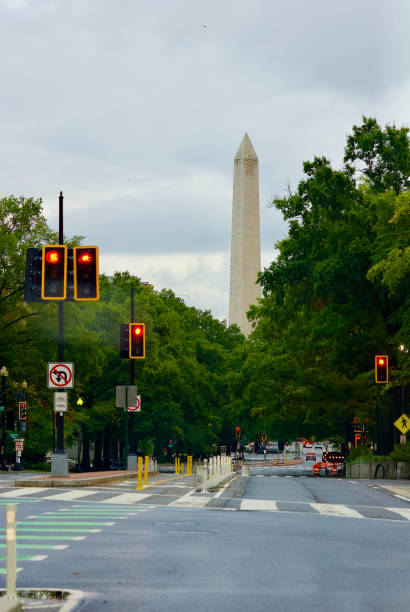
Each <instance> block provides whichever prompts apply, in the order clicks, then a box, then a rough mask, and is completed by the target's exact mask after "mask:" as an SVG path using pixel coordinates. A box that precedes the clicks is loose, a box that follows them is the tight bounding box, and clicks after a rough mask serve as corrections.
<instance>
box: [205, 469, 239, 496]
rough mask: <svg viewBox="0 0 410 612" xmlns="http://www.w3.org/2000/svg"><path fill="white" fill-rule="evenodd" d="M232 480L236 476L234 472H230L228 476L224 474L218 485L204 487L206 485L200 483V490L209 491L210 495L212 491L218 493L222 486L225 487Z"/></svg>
mask: <svg viewBox="0 0 410 612" xmlns="http://www.w3.org/2000/svg"><path fill="white" fill-rule="evenodd" d="M234 478H236V474H235V472H231V473H230V474H228V475H226V474H225V476H224V477H223V478H222V480H220V481H219V482H218V483H215V482H213V483H212V484H211V485H210V486H208V487H207V486H206V484H205V485H204V484H203V483H202V485H201V489H204V490H205V491H210V492H211V493H213V492H214V491H218V490H219V489H220V488H221V487H222V486H223V485H225V484H226V483H227V482H229V481H230V480H233V479H234ZM205 483H206V481H205Z"/></svg>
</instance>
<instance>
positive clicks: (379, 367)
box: [374, 355, 389, 383]
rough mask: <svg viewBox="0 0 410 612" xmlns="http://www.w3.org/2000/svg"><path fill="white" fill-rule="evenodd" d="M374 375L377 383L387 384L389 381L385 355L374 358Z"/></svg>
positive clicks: (387, 359) (387, 360)
mask: <svg viewBox="0 0 410 612" xmlns="http://www.w3.org/2000/svg"><path fill="white" fill-rule="evenodd" d="M374 374H375V379H376V382H377V383H387V382H388V380H389V358H388V356H387V355H376V357H375V358H374Z"/></svg>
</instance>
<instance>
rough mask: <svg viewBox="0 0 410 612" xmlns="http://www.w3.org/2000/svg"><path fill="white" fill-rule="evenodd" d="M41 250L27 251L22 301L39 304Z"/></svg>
mask: <svg viewBox="0 0 410 612" xmlns="http://www.w3.org/2000/svg"><path fill="white" fill-rule="evenodd" d="M41 260H42V257H41V249H27V251H26V278H25V283H24V301H25V302H41V301H42V300H41Z"/></svg>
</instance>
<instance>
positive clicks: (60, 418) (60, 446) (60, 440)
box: [57, 191, 64, 455]
mask: <svg viewBox="0 0 410 612" xmlns="http://www.w3.org/2000/svg"><path fill="white" fill-rule="evenodd" d="M63 202H64V196H63V192H62V191H60V196H59V198H58V244H64V231H63ZM58 361H59V362H60V363H62V362H63V361H64V301H63V300H61V301H59V302H58ZM63 453H64V412H59V413H57V454H59V455H61V454H63Z"/></svg>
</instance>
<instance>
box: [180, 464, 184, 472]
mask: <svg viewBox="0 0 410 612" xmlns="http://www.w3.org/2000/svg"><path fill="white" fill-rule="evenodd" d="M183 473H184V464H183V463H181V474H183Z"/></svg>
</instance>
